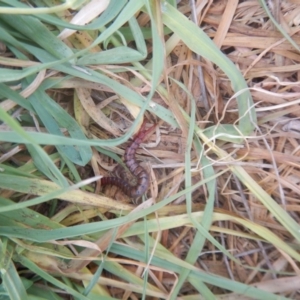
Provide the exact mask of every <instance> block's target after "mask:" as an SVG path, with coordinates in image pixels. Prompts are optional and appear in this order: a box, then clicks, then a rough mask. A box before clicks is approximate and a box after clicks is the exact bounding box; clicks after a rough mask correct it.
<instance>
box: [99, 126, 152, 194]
mask: <svg viewBox="0 0 300 300" xmlns="http://www.w3.org/2000/svg"><path fill="white" fill-rule="evenodd" d="M155 126H156V125H153V126H152V127H150V128H149V129H147V130H146V128H145V123H143V124H142V126H141V129H140V130H139V132H138V133H137V134H136V135H135V137H134V139H133V141H132V142H131V144H130V145H129V146H128V147H127V148H126V150H125V155H124V161H125V164H126V166H127V167H128V169H129V171H130V172H131V174H132V175H133V176H134V177H136V179H137V182H136V184H135V185H133V184H131V183H129V182H128V181H126V180H124V179H122V178H118V177H102V178H101V185H115V186H117V187H118V188H119V189H121V190H122V191H123V192H124V193H125V194H126V195H128V196H129V197H131V198H138V197H140V196H142V195H143V194H144V193H145V192H146V191H147V189H148V186H149V175H148V173H147V171H146V170H145V169H144V168H143V167H142V166H141V165H140V164H139V163H138V162H137V160H136V157H135V154H136V150H137V149H138V147H139V146H140V144H141V143H142V142H143V140H144V139H145V137H146V136H147V134H148V133H149V132H150V131H152V129H153V128H154V127H155Z"/></svg>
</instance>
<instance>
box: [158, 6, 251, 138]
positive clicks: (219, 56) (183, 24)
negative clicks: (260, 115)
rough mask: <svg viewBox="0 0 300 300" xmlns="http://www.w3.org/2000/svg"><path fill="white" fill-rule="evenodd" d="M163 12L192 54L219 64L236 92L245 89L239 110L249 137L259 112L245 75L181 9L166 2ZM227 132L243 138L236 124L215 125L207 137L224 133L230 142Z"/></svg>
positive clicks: (166, 21) (241, 126)
mask: <svg viewBox="0 0 300 300" xmlns="http://www.w3.org/2000/svg"><path fill="white" fill-rule="evenodd" d="M162 12H163V21H164V23H165V25H166V26H168V27H169V28H170V29H171V30H172V31H173V32H174V33H175V34H176V35H178V36H179V38H180V39H181V40H182V41H183V42H184V43H185V44H186V45H187V46H188V47H189V48H190V49H191V50H192V51H194V52H195V53H197V54H199V55H201V56H203V57H204V58H206V59H208V60H210V61H212V62H213V63H215V64H216V65H218V66H219V67H220V68H221V69H222V70H223V72H224V73H225V74H226V75H227V76H228V77H229V79H230V80H231V84H232V87H233V89H234V91H235V92H239V91H240V90H244V89H245V91H244V92H243V93H242V94H240V95H238V96H237V104H238V111H239V125H238V128H239V130H240V132H242V134H243V135H249V134H250V133H251V132H252V131H253V129H254V125H253V123H252V122H254V123H255V122H256V113H255V110H254V107H253V101H252V97H251V94H250V92H249V91H248V90H247V88H248V87H247V84H246V82H245V80H244V79H243V76H242V74H241V73H240V72H239V71H238V70H237V68H236V67H235V65H234V64H233V63H232V62H231V61H230V60H229V59H228V58H227V57H226V56H225V55H224V54H223V53H222V52H221V51H220V50H219V49H218V48H217V46H216V45H215V44H214V43H213V42H212V40H211V39H210V38H209V37H208V36H207V35H206V34H205V33H204V32H203V31H202V30H201V29H200V28H199V27H198V26H197V25H196V24H194V23H193V22H191V21H189V20H188V19H187V18H186V17H185V16H184V15H183V14H181V13H180V12H179V11H178V10H176V9H175V8H173V7H172V6H171V5H169V4H168V3H166V2H165V3H164V4H163V6H162ZM224 131H225V134H224ZM226 132H228V134H230V135H235V136H240V133H239V132H238V131H237V130H236V129H235V128H234V126H233V125H227V126H223V127H222V128H218V127H215V126H213V127H211V128H209V129H208V130H206V131H205V134H206V135H207V136H208V137H212V136H214V135H218V134H222V136H220V139H226V136H225V135H226ZM229 140H232V137H229ZM235 141H236V139H235Z"/></svg>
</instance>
